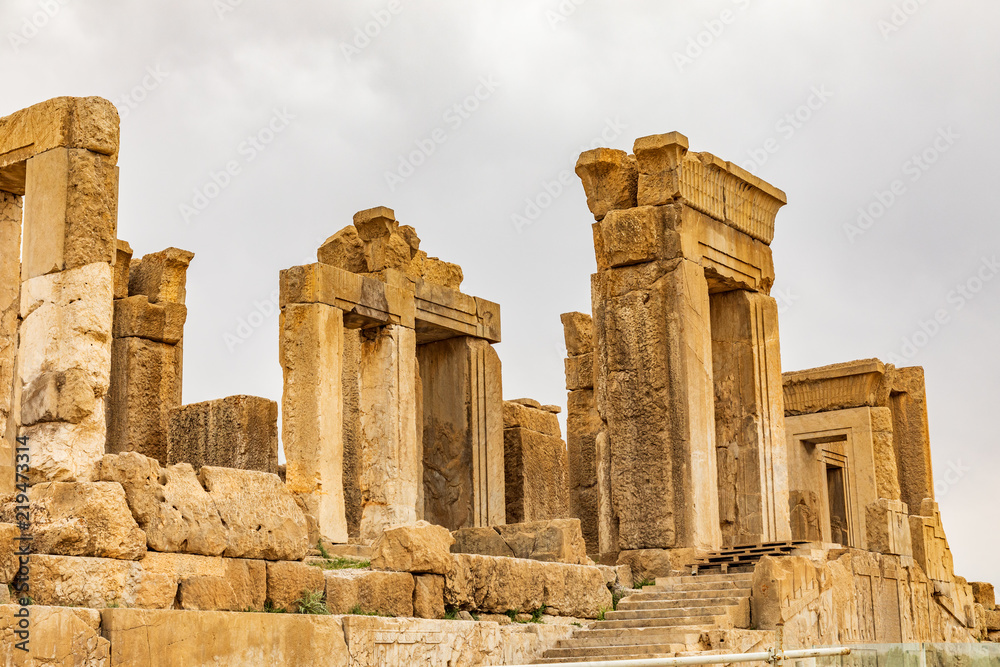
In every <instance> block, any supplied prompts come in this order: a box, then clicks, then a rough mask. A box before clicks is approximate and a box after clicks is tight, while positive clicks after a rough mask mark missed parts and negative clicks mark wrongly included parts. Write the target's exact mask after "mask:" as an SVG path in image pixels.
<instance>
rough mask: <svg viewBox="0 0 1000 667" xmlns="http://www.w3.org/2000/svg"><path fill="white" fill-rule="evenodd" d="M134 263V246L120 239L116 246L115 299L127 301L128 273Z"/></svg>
mask: <svg viewBox="0 0 1000 667" xmlns="http://www.w3.org/2000/svg"><path fill="white" fill-rule="evenodd" d="M131 263H132V246H130V245H129V244H128V241H122V240H121V239H118V241H117V243H116V244H115V275H114V284H115V298H116V299H125V298H127V297H128V272H129V265H130V264H131Z"/></svg>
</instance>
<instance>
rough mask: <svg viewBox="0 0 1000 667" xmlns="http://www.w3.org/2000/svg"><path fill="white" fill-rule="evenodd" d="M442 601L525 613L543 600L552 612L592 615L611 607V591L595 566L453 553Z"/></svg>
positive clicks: (554, 613) (498, 610)
mask: <svg viewBox="0 0 1000 667" xmlns="http://www.w3.org/2000/svg"><path fill="white" fill-rule="evenodd" d="M452 558H453V559H454V560H455V568H454V569H453V570H452V571H451V573H450V574H448V576H447V577H446V578H445V604H446V605H449V606H452V607H455V608H458V609H464V610H470V611H476V610H478V611H485V612H494V613H504V612H506V611H508V610H511V609H513V610H515V611H524V612H530V611H533V610H535V609H538V608H539V607H541V606H542V605H545V606H546V612H547V613H549V614H552V615H554V616H574V617H577V618H596V617H597V615H598V613H599V611H600V610H601V609H611V608H612V604H611V591H609V590H608V588H607V586H606V585H605V583H604V575H603V574H602V573H601V571H600V570H599V569H598V568H597V567H593V566H584V565H566V564H563V563H542V562H539V561H534V560H522V559H520V558H491V557H490V556H476V555H471V554H452Z"/></svg>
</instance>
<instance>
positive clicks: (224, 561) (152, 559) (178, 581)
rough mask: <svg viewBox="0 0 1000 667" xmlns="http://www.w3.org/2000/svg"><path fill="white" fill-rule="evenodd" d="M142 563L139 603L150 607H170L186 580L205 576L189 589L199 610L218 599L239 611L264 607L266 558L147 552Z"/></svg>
mask: <svg viewBox="0 0 1000 667" xmlns="http://www.w3.org/2000/svg"><path fill="white" fill-rule="evenodd" d="M139 564H140V565H141V566H142V584H141V586H140V588H139V590H138V594H137V599H136V605H135V606H138V607H149V608H160V609H164V608H170V607H171V606H172V605H173V601H174V595H175V591H178V590H179V587H183V586H182V585H183V583H184V582H185V581H188V580H191V579H195V578H203V579H204V581H202V582H201V584H192V585H191V587H190V588H189V590H188V593H189V596H190V597H189V598H188V603H189V604H191V605H192V606H191V607H184V606H183V605H182V607H183V608H185V609H188V608H195V606H197V608H199V609H205V610H207V609H222V607H212V606H211V604H212V603H211V600H212V599H213V598H214V599H215V600H217V601H218V602H219V603H224V604H225V605H226V607H225V608H232V609H233V610H236V611H245V610H247V609H255V610H262V609H263V608H264V601H265V599H266V596H267V572H266V566H267V563H266V562H265V561H260V560H250V559H245V558H211V557H207V556H195V555H190V554H166V553H157V552H155V551H148V552H146V557H145V558H143V559H142V561H140V563H139Z"/></svg>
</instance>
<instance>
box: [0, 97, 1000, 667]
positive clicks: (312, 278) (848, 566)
mask: <svg viewBox="0 0 1000 667" xmlns="http://www.w3.org/2000/svg"><path fill="white" fill-rule="evenodd" d="M118 148H119V132H118V114H117V112H116V110H115V108H114V107H113V106H112V105H111V104H110V103H109V102H107V101H106V100H103V99H100V98H57V99H53V100H50V101H48V102H44V103H41V104H38V105H35V106H33V107H30V108H28V109H24V110H22V111H18V112H16V113H13V114H11V115H9V116H6V117H4V118H2V119H0V434H2V436H3V437H2V440H0V452H2V455H0V494H3V495H2V497H0V577H2V582H3V583H4V584H8V585H6V586H3V587H0V603H2V606H0V637H2V640H3V643H2V647H3V650H2V652H0V657H2V658H3V664H14V665H233V666H236V665H240V666H243V665H274V664H280V665H321V664H322V665H352V666H359V667H360V666H369V665H370V666H374V665H400V666H402V665H450V666H452V667H457V666H460V665H461V666H475V665H500V664H508V665H510V664H522V663H528V662H532V661H551V662H556V661H564V662H565V661H569V660H571V659H576V660H586V659H588V658H589V659H598V658H609V657H613V658H628V657H653V656H670V655H677V654H680V655H690V654H697V653H700V652H706V651H715V652H726V653H728V652H741V651H747V650H761V649H764V648H767V647H770V646H773V645H774V644H775V642H776V641H777V640H778V639H777V638H776V636H775V635H776V632H777V631H778V630H779V628H780V629H781V633H782V635H783V639H782V641H783V642H784V645H785V646H786V647H804V646H812V645H836V644H850V645H864V644H874V643H882V644H885V643H904V642H910V643H913V642H936V643H946V642H951V643H965V644H973V643H976V642H985V641H987V640H989V641H998V640H1000V610H998V609H997V607H996V604H995V600H994V593H993V587H992V586H991V585H989V584H986V583H972V584H970V583H968V582H966V581H965V580H964V579H962V578H961V577H959V576H957V575H956V574H955V572H954V571H953V566H952V559H951V554H950V551H949V548H948V543H947V540H946V538H945V533H944V530H943V527H942V525H941V518H940V514H939V512H938V510H937V506H936V504H935V502H934V485H933V478H932V471H931V457H930V443H929V441H928V428H927V405H926V400H925V393H924V377H923V372H922V370H921V369H920V368H894V367H893V366H891V365H887V364H883V363H881V362H880V361H878V360H877V359H868V360H863V361H855V362H850V363H844V364H837V365H834V366H828V367H824V368H817V369H812V370H806V371H798V372H791V373H782V371H781V362H780V349H779V337H778V310H777V305H776V303H775V300H774V299H773V298H771V297H770V296H769V291H770V288H771V286H772V284H773V282H774V268H773V263H772V260H771V250H770V247H769V244H770V242H771V240H772V237H773V234H774V223H775V216H776V214H777V213H778V210H779V209H780V208H781V206H783V205H784V204H785V195H784V193H782V192H781V191H780V190H778V189H777V188H774V187H773V186H771V185H769V184H767V183H765V182H763V181H761V180H760V179H758V178H756V177H754V176H753V175H751V174H749V173H747V172H745V171H743V170H741V169H740V168H739V167H736V166H735V165H733V164H732V163H729V162H725V161H723V160H721V159H719V158H717V157H715V156H713V155H711V154H708V153H693V152H690V151H689V150H688V142H687V139H686V138H685V137H684V136H683V135H681V134H678V133H671V134H663V135H656V136H650V137H643V138H640V139H638V140H636V142H635V146H634V154H632V155H630V154H627V153H625V152H624V151H619V150H611V149H604V148H600V149H596V150H592V151H588V152H586V153H584V154H583V155H581V156H580V160H579V162H578V163H577V166H576V173H577V174H578V175H579V177H580V179H581V181H582V183H583V187H584V190H585V191H586V195H587V203H588V205H589V208H590V210H591V212H592V213H593V215H594V219H595V221H596V222H595V223H594V224H593V237H594V247H595V251H596V257H597V266H598V270H597V273H595V274H594V275H593V276H592V282H591V288H592V296H593V303H592V311H593V312H592V313H590V314H584V313H567V314H564V315H562V321H563V324H564V327H565V336H566V349H567V352H568V356H567V358H566V360H565V364H566V387H567V389H568V390H569V395H568V410H567V423H568V428H567V433H566V439H565V441H564V440H563V438H562V435H561V433H560V425H559V421H558V419H557V417H556V414H557V413H559V412H560V410H561V408H560V407H558V406H543V405H540V404H539V403H538V402H537V401H533V400H531V399H519V400H515V401H504V400H503V398H502V392H501V367H500V360H499V358H498V356H497V354H496V352H495V351H494V349H493V344H495V343H497V342H499V341H500V307H499V306H498V305H497V304H495V303H491V302H489V301H486V300H484V299H481V298H477V297H474V296H470V295H467V294H464V293H462V292H461V291H460V287H461V283H462V271H461V268H459V267H458V266H457V265H455V264H451V263H448V262H445V261H442V260H439V259H437V258H434V257H430V256H428V255H427V253H426V252H424V251H423V250H421V249H420V240H419V238H418V236H417V233H416V231H415V230H414V229H413V228H412V227H408V226H405V225H400V224H399V222H398V221H397V220H396V217H395V213H394V212H393V211H392V210H390V209H388V208H384V207H379V208H373V209H370V210H366V211H361V212H359V213H358V214H357V215H356V216H355V217H354V224H353V225H350V226H347V227H345V228H344V229H342V230H340V231H339V232H337V233H336V234H334V235H333V236H331V237H330V238H329V239H328V240H327V241H326V242H325V243H324V244H323V245H322V246H321V247H320V248H319V249H318V253H317V259H318V262H317V263H315V264H309V265H306V266H296V267H292V268H289V269H288V270H285V271H282V272H281V275H280V277H279V282H280V293H281V321H280V355H279V356H280V359H279V361H280V363H281V366H282V369H283V371H284V388H283V393H282V401H281V406H280V410H281V414H282V420H281V424H282V425H281V434H280V440H281V443H282V445H283V450H284V454H285V458H286V464H285V465H284V466H279V464H278V447H279V445H278V443H279V433H278V427H277V423H278V420H277V418H278V410H279V406H278V405H277V404H275V403H274V402H272V401H269V400H266V399H263V398H258V397H253V396H231V397H227V398H222V399H219V400H214V401H208V402H205V403H199V404H194V405H184V404H183V402H182V398H181V377H182V368H183V364H182V357H183V339H184V335H183V334H184V323H185V318H186V309H185V306H184V300H185V291H186V285H185V273H186V270H187V267H188V265H189V263H190V262H191V261H192V260H193V258H194V255H193V254H192V253H190V252H187V251H184V250H179V249H176V248H168V249H166V250H163V251H161V252H156V253H152V254H148V255H145V256H143V257H141V258H133V257H132V251H131V248H130V247H129V245H128V243H126V242H125V241H123V240H120V239H118V238H117V196H118V170H117V166H116V163H117V154H118ZM194 288H195V289H197V286H194ZM554 316H555V314H553V317H554ZM25 544H29V545H30V551H31V555H30V557H21V556H20V555H19V552H22V551H25V548H24V547H23V545H25ZM637 589H638V590H637ZM29 597H30V602H31V604H30V605H27V603H28V602H29V599H28V598H29ZM276 611H281V612H286V613H259V612H276ZM295 612H298V613H295ZM530 620H534V621H539V620H541V621H543V622H542V623H531V622H527V623H526V622H524V621H530ZM991 646H994V645H993V644H989V643H982V644H979V646H978V647H977V650H979V651H980V654H981V655H984V656H993V657H992V658H989V657H987V658H986V660H993V661H1000V652H991V649H990V648H989V647H991ZM23 648H27V649H28V650H27V651H25V650H22V649H23ZM970 650H971V649H970ZM984 664H986V663H984ZM991 664H996V663H995V662H994V663H991Z"/></svg>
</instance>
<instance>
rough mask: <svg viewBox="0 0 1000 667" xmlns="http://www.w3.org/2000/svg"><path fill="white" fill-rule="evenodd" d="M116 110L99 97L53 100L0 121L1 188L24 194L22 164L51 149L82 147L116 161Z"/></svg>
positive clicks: (117, 122) (117, 135) (57, 98)
mask: <svg viewBox="0 0 1000 667" xmlns="http://www.w3.org/2000/svg"><path fill="white" fill-rule="evenodd" d="M118 124H119V120H118V111H117V110H116V109H115V107H114V105H113V104H111V102H109V101H108V100H105V99H103V98H100V97H56V98H53V99H51V100H48V101H46V102H41V103H39V104H35V105H32V106H30V107H28V108H26V109H21V110H20V111H15V112H14V113H12V114H10V115H9V116H4V117H3V118H0V189H2V190H5V191H7V192H13V193H15V194H22V195H23V194H24V185H25V180H24V179H25V170H24V163H25V162H26V161H27V160H28V159H29V158H32V157H34V156H36V155H38V154H40V153H44V152H45V151H48V150H51V149H53V148H85V149H87V150H89V151H92V152H94V153H100V154H101V155H107V156H109V157H110V158H111V162H112V164H117V162H118V140H119V132H118Z"/></svg>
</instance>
